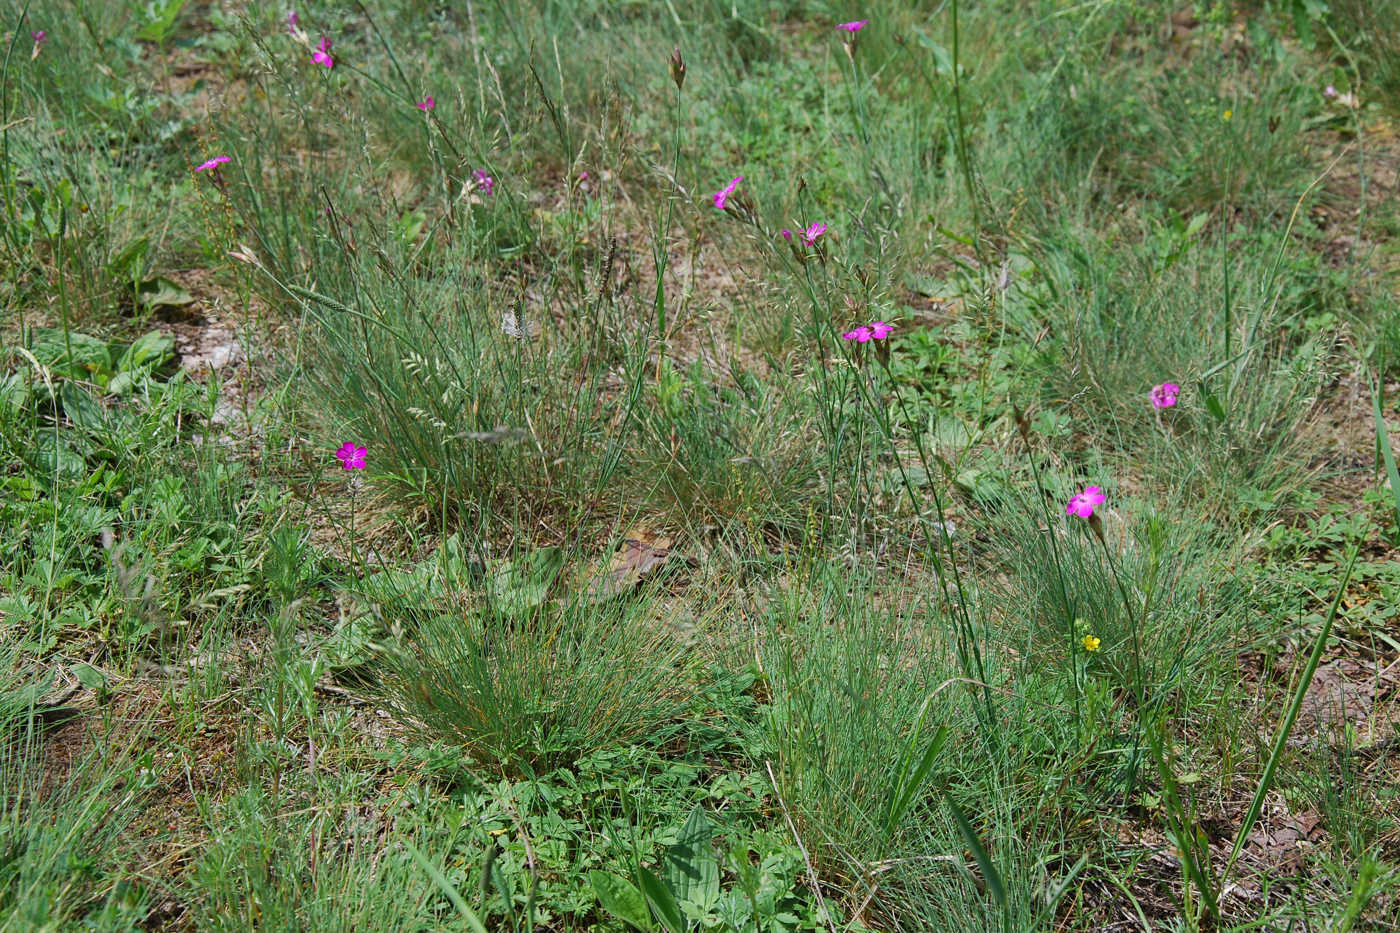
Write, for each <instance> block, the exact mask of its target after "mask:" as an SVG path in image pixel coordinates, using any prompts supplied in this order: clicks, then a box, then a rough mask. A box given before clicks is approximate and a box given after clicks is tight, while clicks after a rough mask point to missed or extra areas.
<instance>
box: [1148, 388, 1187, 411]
mask: <svg viewBox="0 0 1400 933" xmlns="http://www.w3.org/2000/svg"><path fill="white" fill-rule="evenodd" d="M1180 394H1181V386H1179V385H1177V384H1176V383H1175V382H1164V383H1162V384H1161V385H1159V386H1153V387H1152V391H1151V392H1149V393H1148V398H1150V399H1152V407H1153V408H1171V407H1172V406H1173V405H1175V404H1176V397H1177V396H1178V395H1180Z"/></svg>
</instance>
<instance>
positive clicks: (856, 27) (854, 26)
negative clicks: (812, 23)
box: [836, 19, 870, 35]
mask: <svg viewBox="0 0 1400 933" xmlns="http://www.w3.org/2000/svg"><path fill="white" fill-rule="evenodd" d="M868 22H870V20H868V19H858V20H854V21H852V22H849V23H837V24H836V28H837V29H844V30H846V31H847V32H849V33H851V34H852V35H854V34H856V33H858V32H860V31H861V30H862V29H864V28H865V24H866V23H868Z"/></svg>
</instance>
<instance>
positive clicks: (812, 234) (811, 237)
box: [802, 224, 826, 246]
mask: <svg viewBox="0 0 1400 933" xmlns="http://www.w3.org/2000/svg"><path fill="white" fill-rule="evenodd" d="M825 232H826V224H812V226H810V227H808V228H807V229H806V230H803V231H802V239H804V240H806V241H807V245H808V246H811V245H812V244H814V243H816V242H817V237H819V236H821V235H822V234H823V233H825Z"/></svg>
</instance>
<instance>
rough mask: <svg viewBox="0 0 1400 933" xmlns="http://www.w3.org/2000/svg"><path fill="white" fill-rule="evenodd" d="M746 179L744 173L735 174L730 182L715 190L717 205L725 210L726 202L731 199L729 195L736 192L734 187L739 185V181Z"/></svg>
mask: <svg viewBox="0 0 1400 933" xmlns="http://www.w3.org/2000/svg"><path fill="white" fill-rule="evenodd" d="M743 180H744V176H743V175H735V176H734V177H733V178H731V179H730V180H729V184H727V185H725V186H724V187H723V188H721V189H719V190H718V191H716V192H715V207H717V208H719V209H720V210H724V204H725V202H726V201H727V200H729V196H730V195H731V194H733V193H734V189H735V188H737V187H739V182H741V181H743Z"/></svg>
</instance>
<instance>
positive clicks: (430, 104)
mask: <svg viewBox="0 0 1400 933" xmlns="http://www.w3.org/2000/svg"><path fill="white" fill-rule="evenodd" d="M414 106H415V107H417V108H418V109H419V110H422V111H423V112H425V113H426V112H427V111H429V110H432V109H433V108H434V107H436V106H437V101H435V100H433V95H431V94H429V95H428V96H427V97H425V98H423V99H422V100H421V101H419V102H418V103H416V104H414Z"/></svg>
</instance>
